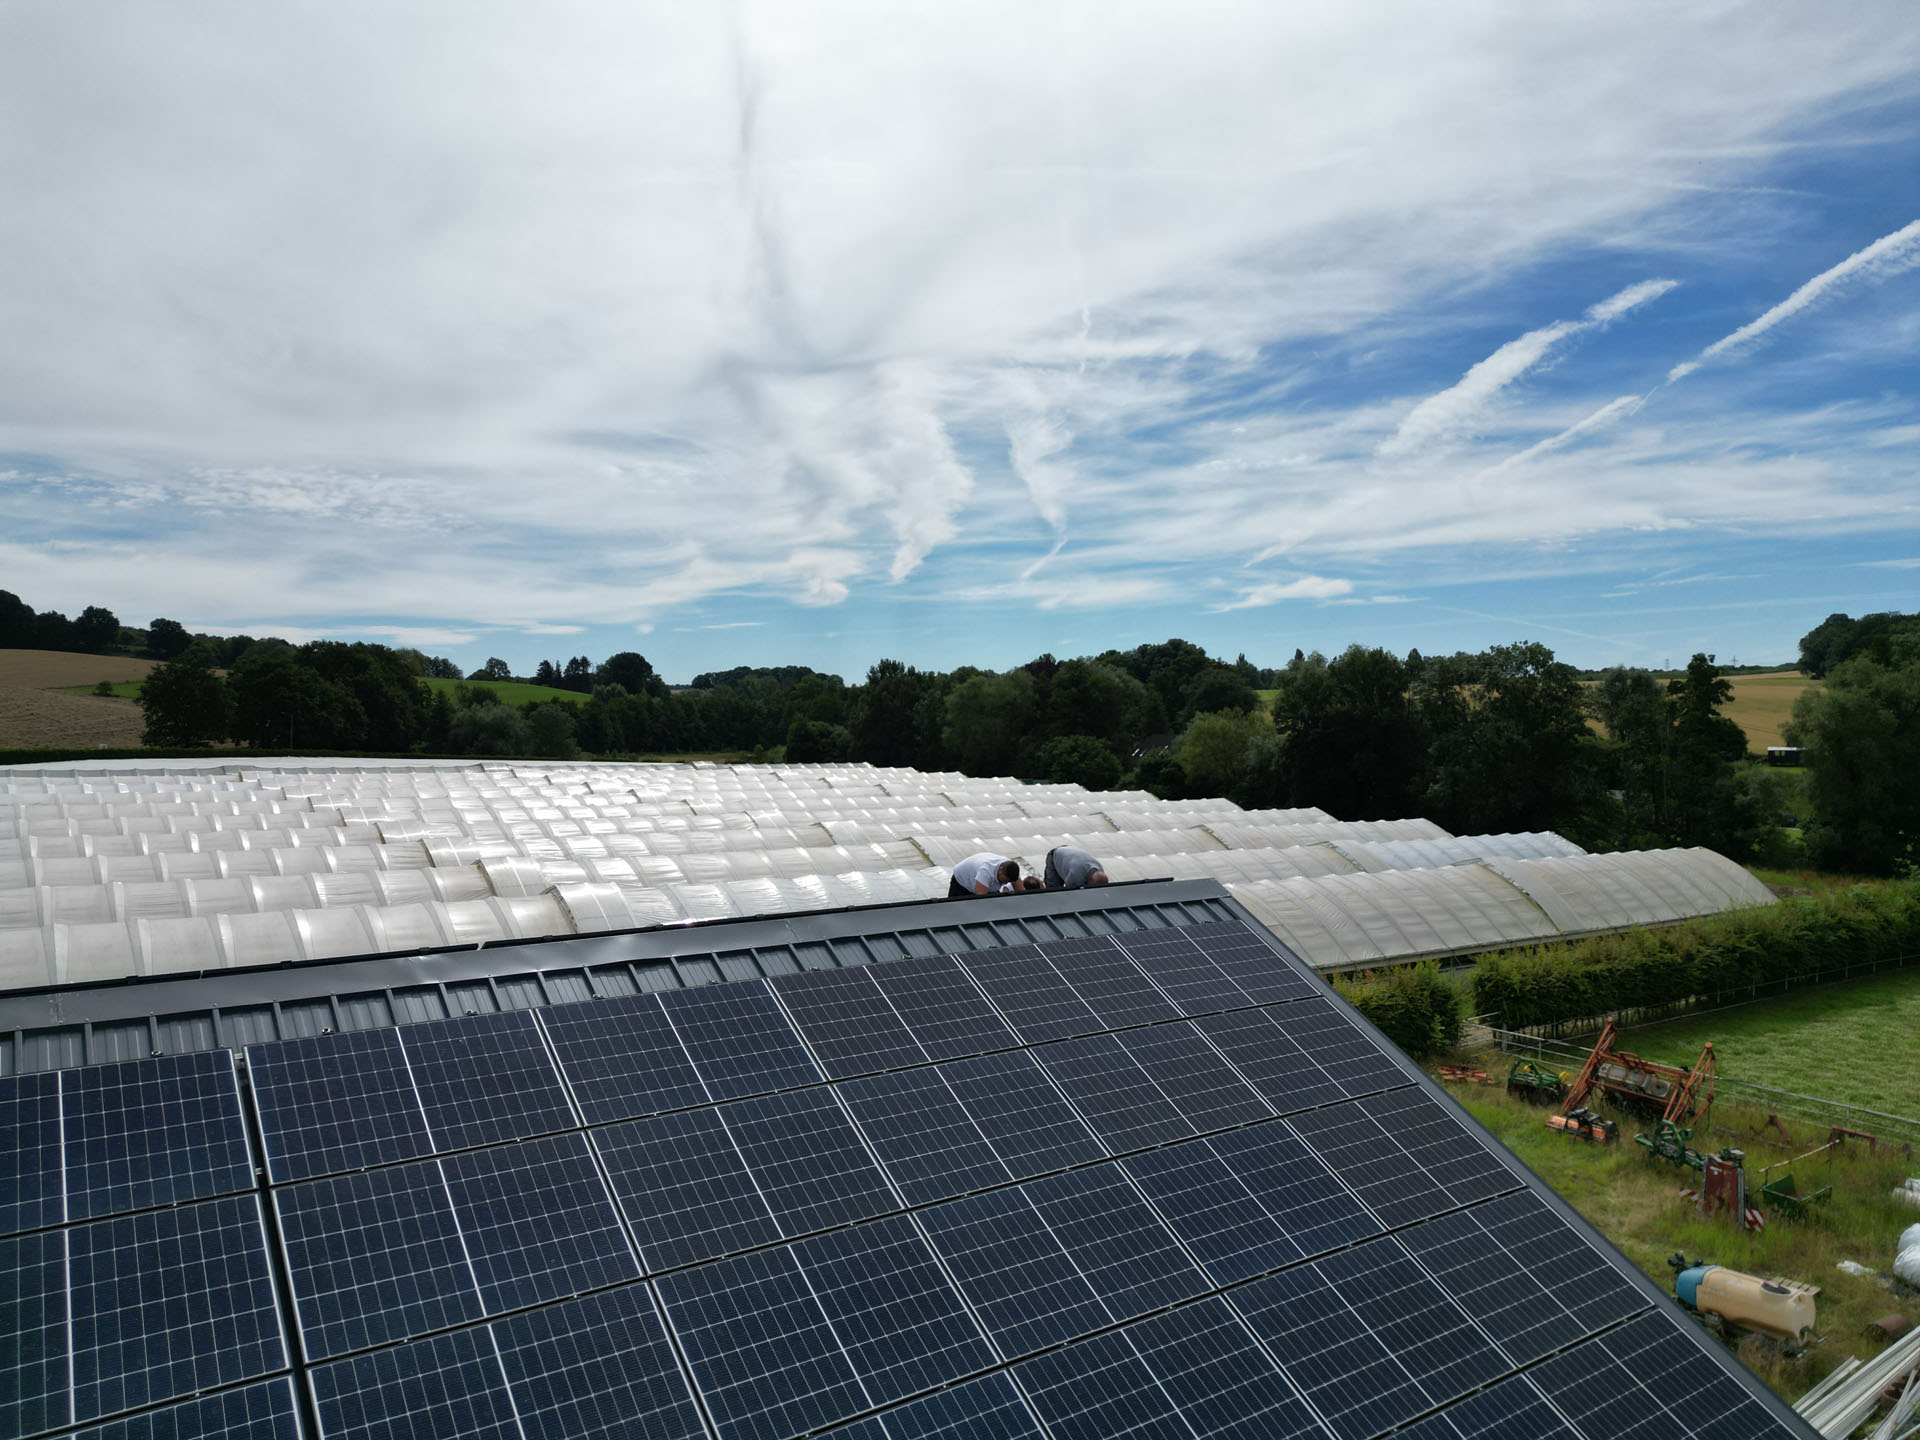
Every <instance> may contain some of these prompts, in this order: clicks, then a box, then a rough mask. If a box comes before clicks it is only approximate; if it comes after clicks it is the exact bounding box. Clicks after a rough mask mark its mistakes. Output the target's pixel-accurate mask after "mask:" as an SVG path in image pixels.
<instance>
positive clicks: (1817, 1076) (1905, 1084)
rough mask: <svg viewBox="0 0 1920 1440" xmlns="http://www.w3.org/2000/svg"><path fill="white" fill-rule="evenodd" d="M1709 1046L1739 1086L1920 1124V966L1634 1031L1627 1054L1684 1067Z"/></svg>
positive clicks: (1626, 1041) (1625, 1039)
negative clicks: (1766, 1087) (1755, 1086)
mask: <svg viewBox="0 0 1920 1440" xmlns="http://www.w3.org/2000/svg"><path fill="white" fill-rule="evenodd" d="M1708 1040H1711V1041H1713V1049H1714V1054H1715V1056H1716V1057H1717V1058H1718V1060H1719V1067H1720V1070H1721V1072H1722V1073H1723V1074H1727V1075H1730V1076H1732V1077H1733V1078H1734V1079H1736V1080H1751V1081H1753V1082H1754V1083H1755V1084H1759V1085H1772V1086H1774V1087H1775V1088H1777V1089H1781V1090H1796V1091H1799V1092H1801V1093H1802V1094H1807V1095H1818V1096H1820V1097H1821V1098H1822V1099H1826V1100H1838V1101H1840V1102H1841V1103H1842V1104H1846V1105H1859V1106H1863V1107H1864V1108H1866V1109H1869V1110H1882V1111H1887V1112H1890V1113H1892V1114H1895V1115H1906V1116H1910V1117H1916V1118H1920V966H1914V967H1911V968H1909V969H1905V970H1890V971H1885V972H1883V973H1881V974H1878V975H1867V976H1863V977H1862V978H1860V979H1857V980H1845V981H1840V982H1838V983H1835V984H1832V985H1813V986H1809V987H1807V988H1806V989H1804V990H1794V991H1790V992H1789V993H1787V994H1785V995H1779V996H1775V997H1773V998H1771V999H1767V1000H1757V1001H1755V1002H1754V1003H1753V1004H1751V1005H1741V1006H1736V1007H1734V1008H1732V1009H1727V1010H1716V1011H1713V1012H1711V1013H1708V1014H1702V1015H1682V1016H1679V1017H1677V1018H1675V1019H1672V1020H1665V1021H1662V1022H1660V1023H1658V1024H1654V1025H1635V1026H1634V1027H1633V1028H1632V1029H1631V1030H1630V1031H1628V1032H1627V1034H1626V1035H1625V1036H1624V1037H1623V1038H1622V1040H1621V1042H1620V1044H1621V1047H1622V1048H1623V1049H1627V1050H1632V1051H1635V1052H1636V1053H1638V1054H1641V1055H1644V1056H1646V1057H1647V1058H1648V1059H1649V1060H1659V1061H1662V1062H1664V1063H1666V1064H1670V1065H1686V1064H1691V1063H1692V1061H1693V1059H1694V1057H1695V1056H1697V1055H1698V1054H1699V1053H1700V1046H1701V1045H1702V1044H1703V1043H1704V1042H1705V1041H1708ZM1914 1218H1915V1219H1916V1220H1920V1215H1916V1216H1915V1217H1914Z"/></svg>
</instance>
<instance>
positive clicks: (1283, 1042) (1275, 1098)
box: [1193, 1010, 1406, 1114]
mask: <svg viewBox="0 0 1920 1440" xmlns="http://www.w3.org/2000/svg"><path fill="white" fill-rule="evenodd" d="M1193 1024H1194V1025H1195V1026H1196V1027H1197V1028H1198V1029H1199V1031H1200V1033H1201V1034H1202V1035H1205V1036H1206V1037H1207V1039H1209V1040H1211V1041H1212V1042H1213V1043H1214V1044H1215V1045H1216V1046H1218V1047H1219V1049H1220V1053H1221V1054H1223V1055H1225V1056H1226V1057H1227V1059H1229V1060H1230V1061H1232V1062H1233V1064H1234V1067H1235V1068H1236V1069H1238V1070H1239V1072H1240V1073H1241V1074H1242V1075H1244V1076H1246V1077H1247V1079H1248V1080H1249V1081H1250V1082H1252V1084H1253V1087H1254V1088H1255V1089H1256V1090H1258V1091H1259V1092H1260V1093H1261V1095H1263V1096H1264V1097H1265V1098H1266V1099H1267V1100H1268V1102H1269V1103H1271V1104H1272V1105H1273V1107H1274V1108H1275V1109H1276V1110H1279V1111H1280V1112H1281V1113H1282V1114H1285V1113H1287V1112H1288V1111H1292V1110H1303V1109H1306V1108H1307V1107H1309V1106H1313V1105H1324V1104H1326V1103H1327V1102H1328V1101H1329V1100H1341V1099H1344V1098H1346V1097H1347V1096H1348V1095H1350V1094H1352V1093H1353V1092H1352V1091H1350V1090H1348V1089H1347V1087H1346V1086H1344V1085H1342V1084H1341V1083H1340V1082H1339V1081H1338V1080H1336V1079H1334V1078H1333V1076H1331V1075H1329V1074H1328V1073H1327V1072H1326V1071H1325V1070H1323V1069H1321V1068H1320V1066H1319V1065H1317V1064H1315V1063H1314V1060H1313V1057H1312V1056H1310V1055H1309V1054H1307V1052H1306V1051H1305V1050H1303V1049H1302V1048H1301V1047H1300V1046H1299V1045H1298V1044H1297V1043H1296V1042H1295V1041H1294V1040H1293V1039H1292V1037H1290V1036H1289V1035H1288V1034H1287V1032H1286V1030H1285V1029H1284V1028H1282V1026H1281V1024H1280V1022H1279V1021H1278V1020H1276V1019H1275V1018H1274V1017H1273V1016H1272V1015H1271V1014H1269V1013H1268V1012H1267V1011H1265V1010H1237V1011H1232V1012H1229V1013H1228V1014H1225V1015H1211V1016H1205V1017H1202V1018H1201V1019H1198V1020H1195V1021H1194V1022H1193ZM1395 1079H1396V1082H1397V1083H1402V1084H1404V1083H1405V1081H1406V1077H1405V1076H1404V1075H1400V1076H1396V1077H1395Z"/></svg>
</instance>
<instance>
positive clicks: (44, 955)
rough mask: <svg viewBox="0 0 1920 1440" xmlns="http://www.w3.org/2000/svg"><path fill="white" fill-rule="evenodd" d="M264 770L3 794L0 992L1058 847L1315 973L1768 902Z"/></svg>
mask: <svg viewBox="0 0 1920 1440" xmlns="http://www.w3.org/2000/svg"><path fill="white" fill-rule="evenodd" d="M276 767H277V768H271V769H263V768H255V767H252V766H244V765H234V766H229V767H227V769H226V770H209V769H206V768H195V767H193V766H191V765H186V766H182V767H180V769H179V770H178V771H177V772H170V771H169V770H168V769H167V767H166V766H164V765H158V766H148V767H139V768H133V769H129V770H128V771H126V772H125V773H120V774H116V773H113V772H112V771H111V770H108V771H101V770H99V769H98V768H86V769H78V770H76V769H72V768H67V769H58V768H49V769H47V770H45V771H31V770H24V771H23V770H20V769H14V768H8V769H5V770H0V990H4V989H9V988H21V987H37V986H45V985H63V984H72V983H78V982H83V981H94V980H106V979H118V978H122V977H125V976H128V975H136V974H137V975H163V974H182V973H189V972H193V971H201V970H208V969H218V968H221V967H230V966H242V965H262V964H277V963H280V962H283V961H299V960H321V959H329V958H336V957H340V956H348V955H369V954H377V953H406V952H411V951H417V950H422V949H430V948H434V947H439V946H447V945H472V944H478V943H485V942H489V941H493V940H499V939H508V938H513V939H529V938H535V937H541V936H549V935H564V934H592V933H600V932H605V931H610V930H620V929H628V928H634V927H643V926H655V925H667V924H675V923H680V922H684V921H689V920H713V919H727V918H738V917H742V916H751V915H769V914H785V913H793V912H798V911H806V910H831V909H837V908H844V907H849V906H857V905H873V904H886V903H892V902H897V901H907V900H914V899H929V898H935V897H938V896H942V895H944V894H945V893H946V890H947V880H948V871H949V869H950V867H951V866H952V865H953V864H954V863H955V862H956V861H958V860H960V859H962V858H963V857H965V856H966V855H968V854H970V853H974V852H977V851H982V850H990V851H995V852H997V853H1000V854H1004V855H1007V856H1011V857H1015V858H1018V859H1020V860H1022V861H1023V862H1024V863H1025V865H1026V867H1027V868H1028V869H1029V870H1030V871H1032V872H1034V873H1039V872H1040V871H1041V870H1042V869H1043V868H1044V865H1045V861H1046V854H1047V851H1048V850H1050V849H1051V848H1053V847H1054V846H1056V845H1060V844H1073V845H1078V846H1081V847H1083V848H1085V849H1087V850H1090V851H1091V852H1092V853H1094V854H1096V855H1098V856H1100V857H1101V859H1102V861H1103V862H1104V863H1105V866H1106V869H1107V871H1108V873H1109V874H1110V875H1111V876H1112V878H1113V879H1115V880H1121V881H1124V880H1138V879H1149V878H1167V877H1171V878H1176V879H1202V878H1205V879H1217V880H1219V881H1221V882H1222V883H1223V884H1225V885H1227V886H1229V887H1230V888H1231V889H1232V891H1233V893H1234V894H1235V895H1236V896H1237V897H1238V898H1240V899H1241V900H1242V901H1243V902H1244V903H1245V904H1246V905H1247V906H1248V908H1249V909H1251V910H1252V911H1253V912H1254V914H1255V917H1256V918H1257V919H1259V920H1260V921H1261V922H1262V923H1264V924H1266V925H1268V926H1269V927H1270V928H1271V929H1272V930H1273V932H1274V934H1275V935H1277V936H1278V937H1279V938H1280V939H1281V940H1282V941H1283V942H1284V943H1285V944H1286V945H1288V947H1289V948H1291V949H1292V950H1293V951H1294V953H1295V954H1297V955H1299V956H1301V957H1302V958H1303V959H1306V960H1308V961H1309V962H1310V963H1312V964H1315V965H1317V966H1320V967H1322V968H1328V969H1338V968H1350V967H1354V966H1364V965H1371V964H1377V963H1380V962H1381V961H1383V960H1403V959H1409V958H1413V957H1418V956H1423V955H1448V954H1463V953H1472V952H1476V951H1481V950H1489V949H1497V948H1500V947H1502V946H1511V945H1516V944H1523V943H1528V942H1532V941H1537V940H1542V939H1549V938H1553V937H1557V936H1561V935H1565V934H1573V933H1584V932H1588V931H1592V930H1595V929H1602V930H1604V929H1617V928H1623V927H1625V926H1628V925H1633V924H1650V923H1659V922H1662V921H1669V920H1675V919H1679V918H1681V917H1683V916H1689V915H1701V914H1709V913H1712V912H1715V911H1719V910H1725V909H1729V908H1733V907H1736V906H1741V905H1764V904H1768V903H1771V901H1772V896H1771V895H1770V894H1769V893H1768V892H1767V890H1766V888H1765V887H1764V886H1762V885H1760V884H1759V883H1758V882H1757V881H1755V880H1754V879H1753V877H1752V876H1750V875H1748V874H1747V873H1746V872H1745V871H1744V870H1742V869H1741V868H1740V867H1739V866H1737V865H1734V864H1733V863H1732V862H1730V861H1728V860H1726V859H1724V858H1723V857H1720V856H1717V855H1714V854H1713V853H1712V852H1710V851H1706V850H1664V851H1652V852H1637V853H1629V854H1619V855H1588V854H1586V853H1585V852H1584V851H1582V850H1581V849H1580V847H1579V846H1577V845H1574V844H1572V843H1571V842H1569V841H1567V840H1565V839H1563V838H1562V837H1560V836H1558V835H1553V834H1527V835H1478V836H1448V835H1447V834H1446V832H1444V831H1443V830H1441V829H1440V828H1439V827H1438V826H1436V825H1434V824H1433V823H1431V822H1430V821H1426V820H1372V821H1369V820H1358V821H1340V820H1335V819H1334V818H1332V817H1331V816H1329V815H1327V814H1325V813H1324V812H1322V811H1319V810H1262V811H1250V810H1245V809H1242V808H1241V807H1240V806H1238V805H1235V804H1234V803H1233V802H1232V801H1229V800H1225V799H1207V800H1186V801H1165V800H1159V799H1156V798H1155V797H1153V796H1152V795H1149V794H1147V793H1145V792H1141V791H1130V792H1116V791H1108V792H1100V793H1094V792H1089V791H1086V790H1083V789H1081V788H1080V787H1079V786H1075V785H1022V784H1020V783H1018V782H1017V781H1012V780H1005V779H978V778H969V777H966V776H960V775H939V774H924V773H921V772H918V771H913V770H905V769H880V768H876V767H872V766H866V765H825V766H807V765H794V766H739V767H716V766H688V765H664V764H656V765H625V764H588V765H579V766H546V765H529V764H525V763H521V764H485V765H483V764H479V763H469V764H460V763H456V762H438V763H429V762H421V763H419V764H417V765H397V764H396V765H388V766H376V767H367V766H365V765H364V764H360V763H356V764H346V765H342V764H337V763H329V762H324V761H314V762H308V763H305V764H303V763H302V762H298V761H280V762H276ZM229 770H230V771H231V772H232V773H228V771H229Z"/></svg>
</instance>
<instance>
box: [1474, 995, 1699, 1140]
mask: <svg viewBox="0 0 1920 1440" xmlns="http://www.w3.org/2000/svg"><path fill="white" fill-rule="evenodd" d="M1619 1035H1620V1032H1619V1028H1618V1027H1617V1026H1616V1025H1615V1024H1614V1022H1613V1021H1611V1020H1609V1021H1607V1023H1606V1025H1605V1026H1603V1027H1602V1028H1601V1031H1600V1038H1599V1039H1598V1040H1597V1041H1595V1042H1594V1047H1593V1050H1592V1053H1590V1054H1589V1055H1588V1056H1587V1061H1586V1064H1584V1065H1582V1066H1581V1067H1580V1073H1579V1074H1578V1075H1576V1076H1574V1078H1573V1079H1572V1080H1571V1081H1570V1082H1567V1084H1566V1088H1565V1090H1564V1092H1563V1093H1562V1094H1560V1095H1559V1096H1558V1097H1557V1098H1558V1099H1559V1101H1560V1108H1559V1109H1558V1111H1557V1112H1556V1113H1554V1114H1553V1115H1551V1116H1549V1117H1548V1118H1547V1128H1549V1129H1551V1130H1558V1131H1560V1132H1561V1133H1562V1134H1565V1135H1573V1136H1576V1137H1577V1138H1579V1139H1582V1140H1589V1141H1593V1142H1595V1143H1598V1144H1603V1145H1604V1144H1608V1143H1611V1141H1612V1140H1613V1139H1614V1136H1615V1134H1616V1133H1617V1132H1616V1130H1615V1127H1614V1126H1613V1125H1612V1123H1611V1122H1601V1123H1600V1124H1595V1123H1593V1122H1594V1121H1596V1120H1598V1118H1599V1117H1598V1116H1596V1115H1594V1112H1593V1111H1592V1110H1591V1109H1589V1108H1587V1104H1586V1102H1587V1101H1588V1100H1589V1099H1595V1098H1598V1097H1600V1096H1603V1095H1604V1096H1605V1097H1606V1098H1607V1099H1609V1100H1611V1101H1612V1102H1613V1103H1614V1104H1616V1105H1618V1106H1620V1107H1621V1108H1622V1109H1626V1110H1634V1111H1638V1112H1639V1113H1641V1114H1644V1115H1651V1116H1657V1117H1658V1119H1659V1123H1660V1125H1661V1127H1662V1130H1661V1132H1660V1133H1661V1134H1662V1135H1666V1134H1667V1133H1668V1132H1671V1135H1672V1136H1675V1137H1680V1138H1679V1139H1678V1145H1679V1148H1680V1150H1682V1151H1684V1150H1685V1142H1686V1140H1688V1139H1691V1138H1692V1135H1693V1131H1692V1126H1693V1125H1694V1123H1695V1122H1696V1121H1697V1120H1698V1119H1699V1118H1700V1117H1702V1116H1704V1115H1705V1114H1706V1112H1707V1111H1708V1110H1709V1109H1710V1108H1711V1107H1712V1105H1713V1082H1714V1073H1715V1071H1714V1058H1713V1042H1712V1041H1708V1042H1707V1044H1706V1045H1705V1046H1704V1047H1702V1049H1701V1051H1700V1058H1699V1059H1698V1060H1696V1061H1694V1063H1693V1067H1692V1068H1691V1069H1686V1070H1683V1069H1680V1068H1679V1067H1678V1066H1674V1065H1662V1064H1659V1063H1658V1062H1656V1061H1653V1060H1647V1059H1643V1058H1642V1057H1640V1056H1638V1055H1635V1054H1633V1053H1632V1052H1631V1051H1628V1050H1622V1049H1620V1048H1618V1044H1617V1041H1618V1040H1619ZM1522 1066H1526V1067H1528V1068H1527V1069H1526V1071H1525V1072H1523V1071H1522V1068H1521V1067H1522ZM1560 1078H1561V1077H1560V1075H1559V1073H1558V1072H1556V1071H1549V1070H1547V1069H1546V1068H1545V1067H1544V1066H1540V1065H1537V1064H1535V1062H1533V1061H1531V1060H1525V1061H1520V1062H1518V1063H1516V1064H1515V1065H1514V1068H1513V1072H1512V1073H1511V1074H1509V1075H1508V1077H1507V1088H1508V1089H1509V1090H1510V1091H1517V1092H1520V1093H1529V1092H1532V1093H1538V1094H1541V1095H1548V1094H1550V1093H1551V1091H1552V1088H1553V1087H1552V1085H1551V1084H1549V1081H1550V1080H1552V1081H1558V1080H1559V1079H1560ZM1682 1132H1684V1134H1683V1133H1682ZM1642 1143H1647V1142H1646V1141H1645V1140H1644V1139H1643V1141H1642ZM1649 1148H1653V1147H1652V1146H1649ZM1655 1153H1665V1152H1664V1151H1659V1150H1656V1152H1655Z"/></svg>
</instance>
